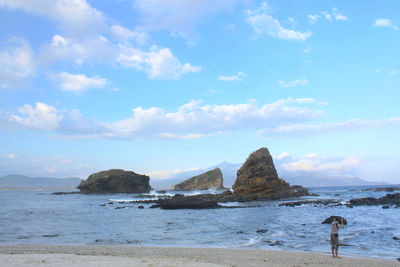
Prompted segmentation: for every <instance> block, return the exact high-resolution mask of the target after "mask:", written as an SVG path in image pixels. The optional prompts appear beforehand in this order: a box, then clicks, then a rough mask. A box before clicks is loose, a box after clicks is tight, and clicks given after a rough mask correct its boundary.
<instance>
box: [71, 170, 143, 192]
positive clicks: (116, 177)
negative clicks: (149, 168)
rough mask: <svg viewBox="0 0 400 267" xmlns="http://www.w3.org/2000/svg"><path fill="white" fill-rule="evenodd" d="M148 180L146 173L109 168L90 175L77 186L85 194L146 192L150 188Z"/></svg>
mask: <svg viewBox="0 0 400 267" xmlns="http://www.w3.org/2000/svg"><path fill="white" fill-rule="evenodd" d="M149 180H150V178H149V176H146V175H141V174H137V173H134V172H132V171H124V170H120V169H111V170H108V171H102V172H98V173H94V174H92V175H90V176H89V178H87V179H86V180H83V181H82V182H81V183H80V185H78V187H77V188H78V189H79V190H81V192H82V193H85V194H101V193H148V192H150V189H151V187H150V185H149Z"/></svg>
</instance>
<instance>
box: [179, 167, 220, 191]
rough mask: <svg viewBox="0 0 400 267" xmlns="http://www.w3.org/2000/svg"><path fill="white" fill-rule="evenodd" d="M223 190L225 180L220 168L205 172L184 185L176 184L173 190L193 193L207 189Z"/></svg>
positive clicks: (183, 183)
mask: <svg viewBox="0 0 400 267" xmlns="http://www.w3.org/2000/svg"><path fill="white" fill-rule="evenodd" d="M212 188H215V189H222V188H223V178H222V172H221V170H220V169H219V168H215V169H214V170H211V171H208V172H205V173H203V174H200V175H197V176H194V177H192V178H189V179H187V180H185V181H183V182H182V183H179V184H176V185H175V186H174V188H173V190H175V191H193V190H207V189H212Z"/></svg>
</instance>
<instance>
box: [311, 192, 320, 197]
mask: <svg viewBox="0 0 400 267" xmlns="http://www.w3.org/2000/svg"><path fill="white" fill-rule="evenodd" d="M310 196H312V197H319V195H318V194H315V193H312V194H310Z"/></svg>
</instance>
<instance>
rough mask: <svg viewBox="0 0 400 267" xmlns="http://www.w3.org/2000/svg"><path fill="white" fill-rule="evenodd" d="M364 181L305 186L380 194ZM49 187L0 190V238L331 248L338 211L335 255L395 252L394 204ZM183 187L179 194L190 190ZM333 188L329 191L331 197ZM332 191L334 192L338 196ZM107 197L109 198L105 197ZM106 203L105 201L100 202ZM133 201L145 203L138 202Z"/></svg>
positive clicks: (324, 191) (399, 244)
mask: <svg viewBox="0 0 400 267" xmlns="http://www.w3.org/2000/svg"><path fill="white" fill-rule="evenodd" d="M364 188H367V187H329V188H312V189H311V192H312V193H317V194H319V195H320V196H319V197H302V198H300V199H301V200H305V199H328V198H336V199H340V200H341V201H343V202H345V201H348V200H349V199H351V198H360V197H367V196H372V197H381V196H384V195H386V192H371V191H363V190H362V189H364ZM52 192H53V191H10V190H9V191H0V203H1V204H0V244H65V245H75V244H79V245H124V246H175V247H176V246H178V247H180V246H182V247H186V246H189V247H222V248H247V249H267V250H288V251H311V252H319V253H330V243H329V235H330V225H326V224H321V222H322V221H323V220H324V219H325V218H327V217H329V216H331V215H339V216H342V217H344V218H346V219H347V221H348V225H347V226H346V227H345V228H344V229H340V234H339V239H340V242H341V243H342V244H343V246H341V247H340V249H339V250H340V254H342V255H343V254H345V255H350V256H361V257H377V258H388V259H393V258H398V257H400V240H395V239H393V238H394V237H398V238H400V223H399V222H400V208H394V207H391V208H390V209H382V207H381V206H372V207H367V206H361V207H354V208H348V207H345V206H343V207H342V206H340V207H325V206H320V207H314V206H311V205H303V206H297V207H279V204H280V203H282V202H284V201H271V202H252V203H225V204H223V205H231V206H232V205H233V206H237V205H239V206H240V205H245V206H249V205H250V206H251V207H246V208H235V209H208V210H161V209H150V208H149V207H150V206H151V205H152V204H132V203H129V202H127V201H131V200H136V199H143V197H146V196H143V195H135V194H113V195H81V194H74V195H51V193H52ZM196 193H198V192H189V193H185V194H196ZM335 194H336V196H335ZM337 194H339V195H337ZM110 202H113V204H109V203H110ZM104 204H105V205H104ZM140 205H143V206H144V209H139V208H138V207H139V206H140Z"/></svg>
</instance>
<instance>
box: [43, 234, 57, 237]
mask: <svg viewBox="0 0 400 267" xmlns="http://www.w3.org/2000/svg"><path fill="white" fill-rule="evenodd" d="M42 236H43V237H57V236H59V235H57V234H55V235H42Z"/></svg>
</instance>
